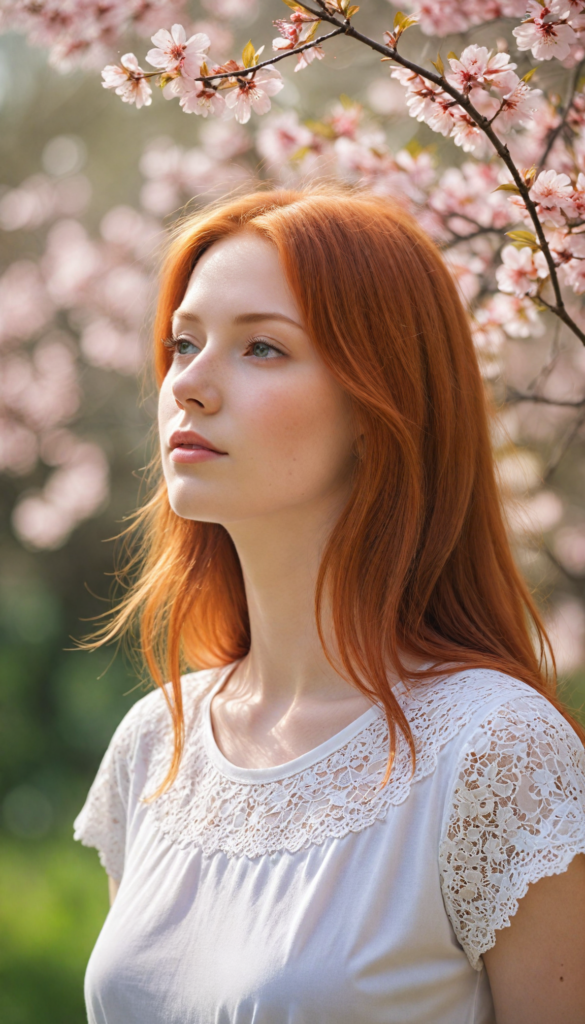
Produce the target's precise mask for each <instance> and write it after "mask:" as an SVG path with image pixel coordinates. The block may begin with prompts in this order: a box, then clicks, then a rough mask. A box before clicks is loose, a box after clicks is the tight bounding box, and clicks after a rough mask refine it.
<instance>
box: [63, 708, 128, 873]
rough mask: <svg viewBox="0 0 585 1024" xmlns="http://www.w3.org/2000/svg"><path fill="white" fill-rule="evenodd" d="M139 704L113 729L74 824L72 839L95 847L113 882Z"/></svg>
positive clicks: (120, 863) (120, 864)
mask: <svg viewBox="0 0 585 1024" xmlns="http://www.w3.org/2000/svg"><path fill="white" fill-rule="evenodd" d="M141 703H142V701H138V702H137V703H136V704H135V705H134V707H133V708H131V709H130V711H129V712H128V714H127V715H126V717H125V718H124V719H123V720H122V722H121V723H120V725H119V726H118V728H117V729H116V732H115V733H114V735H113V737H112V739H111V741H110V745H109V747H108V749H107V750H106V753H105V755H104V757H103V760H102V763H101V764H100V767H99V769H98V772H97V775H96V777H95V779H94V781H93V783H92V786H91V789H90V790H89V793H88V795H87V800H86V801H85V804H84V806H83V808H82V809H81V811H80V813H79V814H78V815H77V818H76V819H75V822H74V824H73V828H74V834H73V838H74V839H78V840H79V841H80V842H81V843H83V845H84V846H93V847H95V848H96V849H97V851H98V854H99V858H100V861H101V863H102V865H103V867H104V868H105V869H106V871H107V873H108V875H110V876H111V878H114V879H115V880H116V881H120V879H121V878H122V874H123V871H124V853H125V845H126V818H127V809H128V793H129V790H130V782H131V776H130V759H131V756H132V748H133V745H134V738H135V735H136V727H137V720H138V716H139V713H140V705H141Z"/></svg>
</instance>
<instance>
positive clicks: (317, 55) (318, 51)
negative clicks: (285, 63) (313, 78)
mask: <svg viewBox="0 0 585 1024" xmlns="http://www.w3.org/2000/svg"><path fill="white" fill-rule="evenodd" d="M324 56H325V50H324V49H323V47H322V46H311V47H310V49H308V50H303V52H302V53H299V59H298V61H297V66H296V67H295V71H302V69H303V68H306V67H308V66H309V64H312V62H313V61H314V60H323V57H324Z"/></svg>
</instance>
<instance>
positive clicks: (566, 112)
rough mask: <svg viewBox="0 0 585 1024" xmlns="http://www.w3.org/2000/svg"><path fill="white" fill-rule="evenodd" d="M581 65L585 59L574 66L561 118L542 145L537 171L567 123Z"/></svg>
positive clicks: (540, 168)
mask: <svg viewBox="0 0 585 1024" xmlns="http://www.w3.org/2000/svg"><path fill="white" fill-rule="evenodd" d="M583 67H585V59H584V60H582V61H580V62H579V64H577V66H576V68H575V70H574V72H573V76H572V78H571V84H570V87H569V95H568V98H567V101H566V103H565V106H564V109H563V112H562V114H561V119H560V121H559V123H558V124H557V125H556V127H555V128H553V129H552V131H551V132H550V133H549V136H548V138H547V141H546V146H545V147H544V151H543V153H542V156H541V158H540V163H539V165H538V172H537V173H539V172H540V171H541V170H542V169H543V167H544V165H545V163H546V161H547V158H548V155H549V153H550V151H551V149H552V148H553V146H554V144H555V142H556V141H557V139H558V137H559V135H560V133H561V132H562V130H563V128H564V127H565V125H566V123H567V117H568V116H569V114H570V112H571V107H572V106H573V100H574V98H575V93H576V91H577V86H578V84H579V79H580V77H581V72H582V71H583Z"/></svg>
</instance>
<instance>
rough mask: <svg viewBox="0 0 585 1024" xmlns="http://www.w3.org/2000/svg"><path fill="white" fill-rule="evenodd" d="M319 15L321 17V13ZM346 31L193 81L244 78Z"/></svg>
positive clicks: (156, 73) (149, 74) (332, 33)
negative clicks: (246, 65) (246, 66)
mask: <svg viewBox="0 0 585 1024" xmlns="http://www.w3.org/2000/svg"><path fill="white" fill-rule="evenodd" d="M317 17H319V18H320V17H321V15H320V14H318V15H317ZM344 32H345V26H344V25H340V26H339V27H338V28H336V29H335V30H334V31H333V32H327V33H326V34H325V35H324V36H319V38H318V39H312V40H311V42H310V43H303V44H302V46H295V47H294V49H292V50H283V52H282V53H277V54H276V55H275V56H274V57H270V58H268V60H262V61H259V63H258V64H255V65H254V67H252V68H241V69H238V70H237V71H220V72H218V73H217V75H214V74H213V73H210V74H209V75H199V77H198V78H193V79H191V81H193V82H207V83H209V84H210V85H211V84H212V83H213V82H215V81H218V80H220V79H222V78H243V77H244V76H245V75H253V74H254V73H255V72H256V71H260V68H267V67H270V66H272V64H278V61H279V60H284V59H285V58H286V57H294V55H295V53H304V52H305V50H312V49H313V47H315V46H319V44H320V43H324V42H325V40H326V39H333V37H334V36H340V35H341V34H342V33H344ZM164 73H165V72H164V71H153V72H146V74H145V75H144V76H142V77H145V78H152V77H153V75H161V74H162V75H164Z"/></svg>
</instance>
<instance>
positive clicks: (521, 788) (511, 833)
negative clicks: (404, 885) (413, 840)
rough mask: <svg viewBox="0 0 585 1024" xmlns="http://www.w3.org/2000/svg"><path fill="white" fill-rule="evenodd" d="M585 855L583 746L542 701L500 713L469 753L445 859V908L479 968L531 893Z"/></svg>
mask: <svg viewBox="0 0 585 1024" xmlns="http://www.w3.org/2000/svg"><path fill="white" fill-rule="evenodd" d="M583 852H585V751H584V749H583V745H582V743H581V741H580V739H579V737H578V736H577V734H576V733H575V731H574V730H573V729H572V728H571V726H570V725H569V723H568V722H566V721H565V719H564V718H563V717H562V716H561V715H560V714H559V712H558V711H557V710H556V709H555V708H554V707H553V706H552V705H551V704H550V703H549V702H548V701H547V700H546V699H545V698H544V697H542V696H540V695H539V694H534V695H533V696H523V697H520V698H514V699H513V700H510V701H509V702H508V703H506V704H504V705H500V706H498V707H497V708H495V709H494V710H493V711H491V712H490V713H488V714H487V715H486V716H485V717H484V719H483V721H482V722H481V723H480V724H479V725H478V726H476V727H475V729H474V730H473V731H472V734H471V736H470V737H469V739H468V740H467V741H466V742H465V743H464V745H463V747H462V750H461V752H460V756H459V762H458V766H457V770H456V772H455V783H454V787H453V790H452V791H451V796H450V800H449V804H448V808H447V814H446V821H445V825H444V829H443V837H442V840H441V846H440V851H439V864H440V871H441V886H442V891H443V899H444V903H445V908H446V910H447V914H448V916H449V919H450V921H451V924H452V927H453V929H454V931H455V935H456V936H457V939H458V940H459V942H460V943H461V946H462V947H463V949H464V951H465V953H466V954H467V957H468V959H469V961H470V963H471V965H472V967H474V968H475V969H476V970H481V968H482V966H483V965H482V961H481V959H480V957H481V955H482V953H485V952H486V951H487V950H488V949H490V948H491V947H492V946H493V945H494V944H495V941H496V934H495V933H496V931H497V930H499V929H500V928H505V927H506V926H507V925H509V924H510V921H511V919H512V917H513V916H514V914H515V913H516V911H517V910H518V901H519V900H520V899H521V898H522V897H523V896H524V895H525V894H526V892H527V890H528V886H529V885H530V884H531V883H533V882H537V881H538V880H539V879H540V878H543V877H545V876H546V875H555V874H561V873H562V872H563V871H566V869H567V868H568V866H569V864H570V863H571V861H572V860H573V858H574V857H575V855H576V854H578V853H583Z"/></svg>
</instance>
